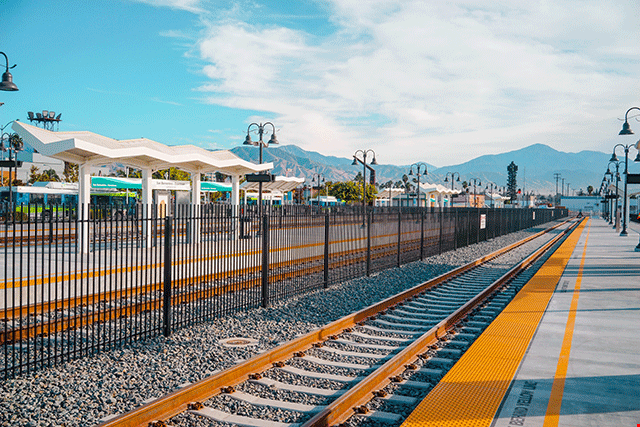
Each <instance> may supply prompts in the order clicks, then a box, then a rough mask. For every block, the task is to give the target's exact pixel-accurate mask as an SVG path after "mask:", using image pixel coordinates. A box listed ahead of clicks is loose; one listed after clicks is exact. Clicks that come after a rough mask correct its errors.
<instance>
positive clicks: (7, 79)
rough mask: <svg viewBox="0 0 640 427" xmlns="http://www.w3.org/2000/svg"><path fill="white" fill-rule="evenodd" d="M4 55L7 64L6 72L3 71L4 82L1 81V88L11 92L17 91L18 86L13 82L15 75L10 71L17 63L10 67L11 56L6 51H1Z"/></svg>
mask: <svg viewBox="0 0 640 427" xmlns="http://www.w3.org/2000/svg"><path fill="white" fill-rule="evenodd" d="M0 53H1V54H2V56H4V59H5V62H6V64H7V65H6V66H5V68H6V69H5V72H4V73H2V82H0V90H6V91H10V92H15V91H17V90H18V86H16V84H15V83H14V82H13V76H12V75H11V73H10V72H9V69H13V68H15V67H16V64H13V67H9V58H7V55H6V54H5V53H4V52H0Z"/></svg>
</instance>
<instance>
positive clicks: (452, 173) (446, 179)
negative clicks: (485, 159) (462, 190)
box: [444, 172, 460, 191]
mask: <svg viewBox="0 0 640 427" xmlns="http://www.w3.org/2000/svg"><path fill="white" fill-rule="evenodd" d="M449 175H451V191H453V180H454V178H455V176H456V175H458V179H456V181H457V182H460V173H458V172H447V174H446V175H445V177H444V182H449Z"/></svg>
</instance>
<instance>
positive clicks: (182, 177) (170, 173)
mask: <svg viewBox="0 0 640 427" xmlns="http://www.w3.org/2000/svg"><path fill="white" fill-rule="evenodd" d="M153 178H154V179H170V180H172V181H190V180H191V175H190V174H189V172H185V171H183V170H180V169H178V168H169V169H161V170H158V171H156V172H154V173H153Z"/></svg>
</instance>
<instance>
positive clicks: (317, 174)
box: [311, 173, 329, 206]
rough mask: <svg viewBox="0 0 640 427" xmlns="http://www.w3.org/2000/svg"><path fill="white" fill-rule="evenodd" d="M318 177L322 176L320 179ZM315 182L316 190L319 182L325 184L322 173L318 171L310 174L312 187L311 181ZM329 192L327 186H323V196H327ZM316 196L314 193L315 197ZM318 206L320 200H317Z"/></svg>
mask: <svg viewBox="0 0 640 427" xmlns="http://www.w3.org/2000/svg"><path fill="white" fill-rule="evenodd" d="M316 178H317V179H316ZM320 178H322V180H320ZM314 182H315V183H316V184H317V185H316V186H317V187H318V192H319V190H320V184H322V185H324V184H325V178H324V175H322V174H319V173H314V174H312V175H311V186H312V187H313V183H314ZM328 195H329V194H328V193H327V188H326V187H325V196H328ZM317 197H318V196H317V195H316V198H317ZM318 206H320V200H318Z"/></svg>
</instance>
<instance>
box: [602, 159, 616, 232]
mask: <svg viewBox="0 0 640 427" xmlns="http://www.w3.org/2000/svg"><path fill="white" fill-rule="evenodd" d="M611 163H613V164H614V165H616V176H615V179H616V197H615V199H614V203H615V205H614V210H613V216H614V217H615V221H616V222H615V224H614V225H613V228H616V225H617V222H618V182H620V171H619V167H620V162H619V161H617V160H614V161H609V164H608V165H607V171H606V172H605V173H604V174H605V175H607V176H608V177H609V179H610V180H612V179H613V178H614V177H613V173H612V172H611V169H609V167H610V166H611ZM611 223H612V222H609V224H611Z"/></svg>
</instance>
